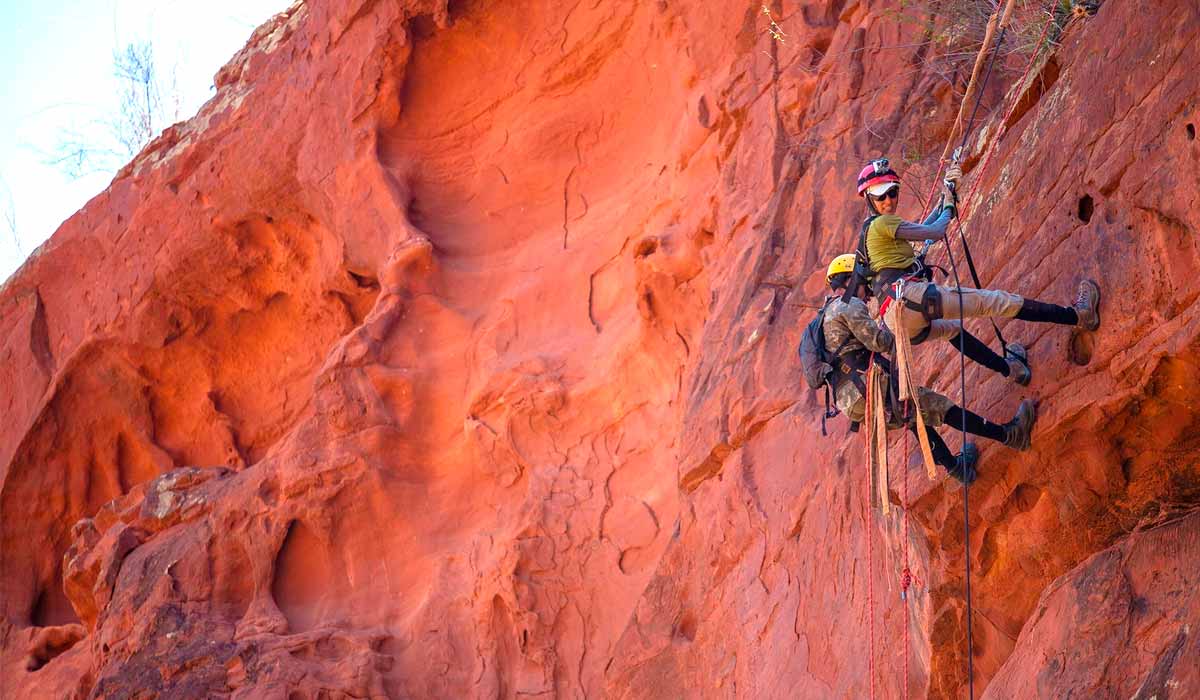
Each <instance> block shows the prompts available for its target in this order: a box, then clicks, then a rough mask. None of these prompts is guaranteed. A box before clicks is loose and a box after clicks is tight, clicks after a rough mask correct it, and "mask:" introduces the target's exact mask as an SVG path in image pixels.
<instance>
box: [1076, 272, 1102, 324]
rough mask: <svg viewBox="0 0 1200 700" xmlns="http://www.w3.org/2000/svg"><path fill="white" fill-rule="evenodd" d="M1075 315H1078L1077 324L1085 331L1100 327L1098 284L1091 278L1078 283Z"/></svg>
mask: <svg viewBox="0 0 1200 700" xmlns="http://www.w3.org/2000/svg"><path fill="white" fill-rule="evenodd" d="M1073 306H1074V307H1075V315H1076V316H1078V317H1079V323H1078V326H1079V327H1080V328H1082V329H1084V330H1085V331H1094V330H1096V329H1097V328H1099V327H1100V286H1099V285H1098V284H1096V283H1095V282H1093V281H1092V280H1084V281H1082V282H1080V283H1079V292H1078V293H1077V294H1076V295H1075V304H1074V305H1073Z"/></svg>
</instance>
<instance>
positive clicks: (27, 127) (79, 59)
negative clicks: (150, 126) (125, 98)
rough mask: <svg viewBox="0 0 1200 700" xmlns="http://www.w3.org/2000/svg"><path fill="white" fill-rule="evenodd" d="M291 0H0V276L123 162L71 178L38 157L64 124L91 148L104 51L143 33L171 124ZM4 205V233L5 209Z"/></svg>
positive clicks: (100, 112) (105, 112)
mask: <svg viewBox="0 0 1200 700" xmlns="http://www.w3.org/2000/svg"><path fill="white" fill-rule="evenodd" d="M291 4H292V0H205V2H194V0H192V1H186V2H185V1H184V0H157V1H153V0H0V282H2V281H3V280H5V279H8V277H9V276H10V275H11V274H12V273H13V272H14V271H16V269H17V268H18V267H19V266H20V264H21V263H22V262H23V261H24V260H25V258H26V257H27V256H28V255H29V254H30V253H31V252H32V251H33V250H34V249H35V248H37V247H38V246H39V245H41V244H42V242H43V241H45V240H46V239H47V238H48V237H49V236H50V234H52V233H54V231H55V230H56V229H57V228H58V227H59V226H60V225H61V224H62V222H63V221H64V220H66V219H67V218H69V217H70V216H71V215H72V214H74V213H75V212H76V211H77V210H79V209H80V208H81V207H82V206H83V205H84V204H85V203H86V202H87V201H88V200H89V199H91V198H92V197H94V196H96V195H97V194H99V193H100V192H102V191H103V190H104V188H105V187H107V186H108V183H109V182H110V181H111V180H112V177H113V175H114V174H115V172H116V169H117V168H119V167H120V165H122V164H123V163H117V164H115V167H111V166H110V167H108V168H107V169H105V170H104V171H102V172H94V173H91V174H88V175H85V176H83V177H81V178H79V179H77V180H72V179H71V178H70V177H68V176H67V175H65V174H63V173H62V172H60V170H59V169H58V168H56V167H54V166H51V165H48V164H47V163H46V161H47V160H48V159H49V158H50V154H51V153H53V152H54V151H55V147H56V146H57V145H59V144H60V143H62V141H63V140H64V139H65V138H66V137H67V135H68V134H69V133H71V132H75V133H78V134H79V135H81V136H82V137H83V138H84V139H85V140H88V141H89V143H91V142H92V141H94V142H95V143H96V144H97V147H102V146H104V145H105V142H106V141H107V139H108V133H109V131H108V128H107V127H106V126H104V125H105V124H107V123H108V122H109V121H111V120H112V119H113V118H114V117H116V116H117V115H118V114H119V97H118V95H119V83H118V81H117V79H116V77H115V76H114V74H113V52H114V50H118V49H121V48H123V47H124V46H125V45H126V44H128V43H130V42H143V41H151V42H153V44H154V59H155V63H156V65H157V68H158V70H159V72H160V74H168V73H169V72H170V71H171V69H174V76H175V84H176V90H177V92H178V95H179V99H180V103H181V106H180V115H179V120H180V121H182V120H184V119H187V118H189V117H191V116H192V115H194V114H195V113H196V110H198V109H199V108H200V106H201V105H202V104H204V102H205V101H206V100H208V98H209V97H211V96H212V95H213V90H212V78H213V76H214V75H215V74H216V72H217V70H219V69H220V68H221V66H223V65H224V64H225V62H226V61H227V60H229V58H231V57H232V56H233V54H234V53H236V52H237V50H238V49H240V48H241V47H242V46H243V45H244V44H245V43H246V40H247V39H249V38H250V34H251V33H252V32H253V31H254V29H255V28H256V27H258V25H259V24H261V23H262V22H264V21H266V20H267V19H268V18H270V17H271V15H273V14H275V13H276V12H282V11H283V10H285V9H287V7H288V6H289V5H291ZM9 211H12V212H14V213H15V217H14V218H15V222H16V229H17V230H16V233H15V235H14V233H13V231H12V230H11V229H10V227H9V221H8V218H9V217H8V216H7V212H9Z"/></svg>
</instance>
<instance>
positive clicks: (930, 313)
mask: <svg viewBox="0 0 1200 700" xmlns="http://www.w3.org/2000/svg"><path fill="white" fill-rule="evenodd" d="M921 315H922V316H924V317H925V320H926V321H936V320H938V319H940V318H941V317H942V290H940V289H938V287H937V285H936V284H930V285H926V287H925V293H924V294H922V295H921Z"/></svg>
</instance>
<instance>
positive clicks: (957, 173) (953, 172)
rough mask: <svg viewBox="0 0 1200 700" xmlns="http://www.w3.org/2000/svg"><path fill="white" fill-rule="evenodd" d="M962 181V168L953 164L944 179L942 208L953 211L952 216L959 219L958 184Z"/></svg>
mask: <svg viewBox="0 0 1200 700" xmlns="http://www.w3.org/2000/svg"><path fill="white" fill-rule="evenodd" d="M961 180H962V168H961V167H959V165H958V163H952V164H951V165H950V167H949V168H946V175H945V177H943V178H942V206H944V207H950V208H951V209H953V213H952V216H953V217H954V218H958V183H959V182H960V181H961Z"/></svg>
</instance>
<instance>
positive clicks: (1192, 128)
mask: <svg viewBox="0 0 1200 700" xmlns="http://www.w3.org/2000/svg"><path fill="white" fill-rule="evenodd" d="M1187 135H1188V141H1195V140H1196V125H1195V124H1188V125H1187Z"/></svg>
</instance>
